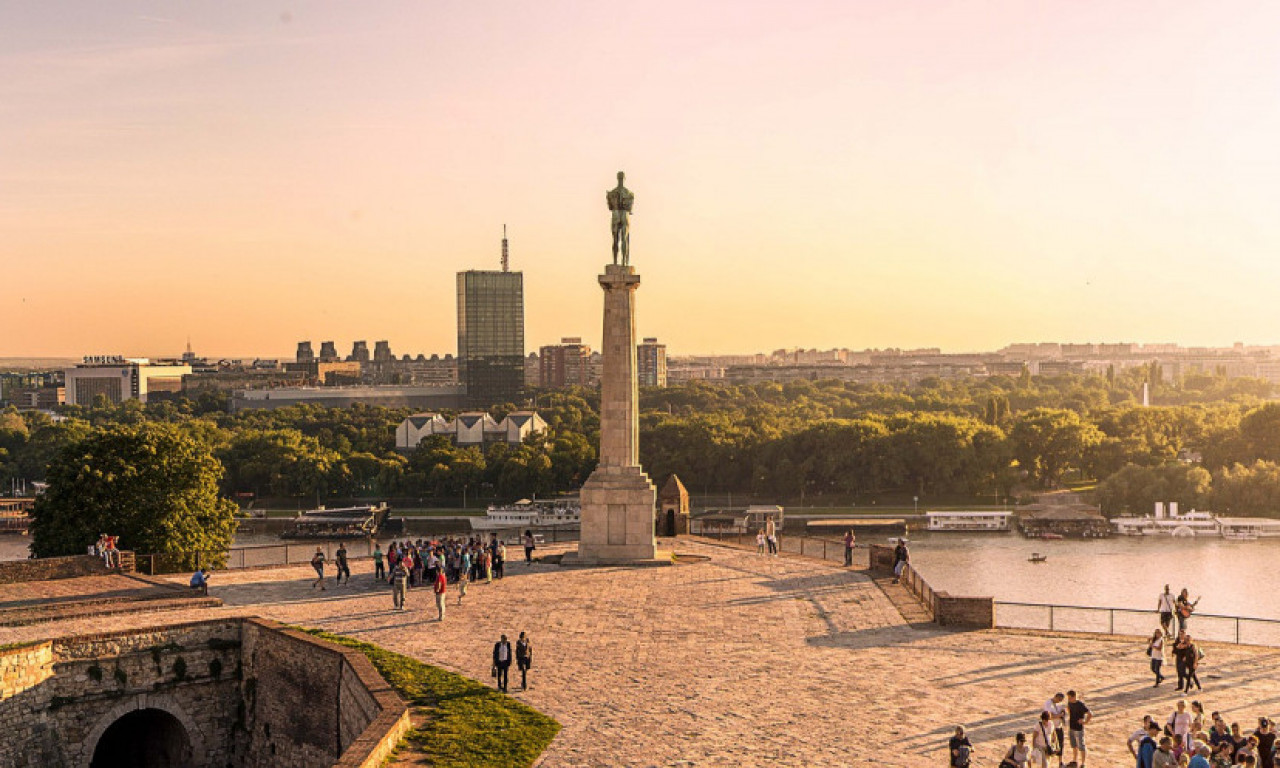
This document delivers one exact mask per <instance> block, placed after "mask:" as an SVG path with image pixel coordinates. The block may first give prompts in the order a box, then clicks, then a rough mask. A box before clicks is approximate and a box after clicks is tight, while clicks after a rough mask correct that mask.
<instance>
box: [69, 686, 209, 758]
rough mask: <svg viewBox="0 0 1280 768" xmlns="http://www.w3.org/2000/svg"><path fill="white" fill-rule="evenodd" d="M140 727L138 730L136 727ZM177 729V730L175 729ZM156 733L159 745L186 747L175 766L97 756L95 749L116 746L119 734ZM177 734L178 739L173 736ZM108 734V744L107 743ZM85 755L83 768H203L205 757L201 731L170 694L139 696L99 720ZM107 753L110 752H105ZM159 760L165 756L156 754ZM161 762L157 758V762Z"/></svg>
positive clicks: (90, 733) (116, 707) (88, 741)
mask: <svg viewBox="0 0 1280 768" xmlns="http://www.w3.org/2000/svg"><path fill="white" fill-rule="evenodd" d="M117 724H121V725H120V730H118V731H115V732H114V733H111V732H112V729H113V728H115V727H116V725H117ZM139 726H140V727H139ZM175 727H176V728H175ZM147 729H155V730H156V732H157V733H159V734H161V735H160V736H159V737H158V739H157V740H158V741H159V742H160V743H161V744H167V745H173V744H178V745H181V744H183V743H185V745H186V750H185V754H181V755H180V757H181V761H180V762H176V763H166V762H158V761H157V762H154V763H151V762H133V763H130V762H121V761H112V760H114V758H113V757H111V756H110V755H108V754H103V755H99V754H98V749H99V747H101V746H102V744H103V742H107V744H108V745H110V744H113V743H119V742H116V741H114V739H116V737H117V736H118V735H119V734H122V733H124V734H127V733H131V732H132V733H135V734H136V733H137V732H138V731H139V730H142V731H146V730H147ZM177 733H180V734H181V739H179V738H178V737H177V736H176V735H175V734H177ZM109 734H110V737H111V739H112V740H111V741H108V736H109ZM83 749H84V751H83V752H82V755H83V757H82V758H81V759H82V760H83V762H82V763H80V765H82V766H86V768H116V767H117V766H120V767H121V768H124V767H125V766H127V768H143V766H145V767H146V768H151V766H152V765H155V766H156V768H199V766H203V765H205V760H206V758H207V755H206V753H205V745H204V737H203V734H202V733H201V732H200V728H199V727H198V726H197V725H196V723H195V721H194V720H192V719H191V716H190V715H188V714H187V712H186V710H185V709H183V707H182V705H181V704H179V703H178V701H177V700H176V699H175V698H174V697H173V696H171V695H169V694H157V693H152V694H145V693H143V694H138V695H136V696H134V697H132V698H130V699H127V700H125V701H122V702H121V703H119V704H117V705H116V706H115V707H113V708H112V709H111V711H109V712H107V713H106V714H105V715H103V716H102V717H100V718H98V720H97V722H96V723H95V724H94V726H93V728H92V729H91V730H90V731H89V736H88V738H86V739H85V741H84V747H83ZM107 751H110V750H107ZM159 754H160V755H161V756H163V755H164V754H165V752H164V751H163V750H161V751H160V752H159ZM159 759H161V758H157V760H159Z"/></svg>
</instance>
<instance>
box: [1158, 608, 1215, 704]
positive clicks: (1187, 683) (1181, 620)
mask: <svg viewBox="0 0 1280 768" xmlns="http://www.w3.org/2000/svg"><path fill="white" fill-rule="evenodd" d="M1199 602H1200V600H1199V599H1198V598H1197V599H1196V600H1192V599H1191V598H1190V596H1189V595H1188V594H1187V590H1186V589H1183V590H1182V592H1180V593H1179V594H1178V596H1177V597H1174V596H1173V593H1172V592H1171V591H1170V590H1169V585H1168V584H1165V585H1164V592H1162V593H1160V597H1159V599H1158V602H1157V606H1156V607H1157V610H1159V611H1160V628H1159V629H1157V630H1155V631H1154V632H1152V633H1151V639H1150V640H1149V641H1148V642H1147V656H1148V658H1150V660H1151V672H1152V674H1154V675H1155V676H1156V682H1155V684H1154V685H1153V686H1152V687H1155V686H1158V685H1160V683H1162V682H1164V679H1165V675H1164V669H1165V662H1166V661H1167V660H1168V657H1169V656H1170V655H1172V656H1173V660H1174V663H1175V665H1176V669H1177V671H1178V690H1179V691H1184V692H1186V693H1190V692H1191V686H1192V685H1194V686H1195V687H1196V690H1197V691H1199V690H1203V686H1201V685H1200V677H1199V675H1197V674H1196V672H1197V670H1198V669H1199V667H1200V662H1201V660H1203V659H1204V651H1203V650H1201V649H1200V647H1199V646H1197V645H1196V644H1195V642H1194V641H1193V640H1192V639H1191V634H1190V633H1188V632H1187V623H1188V622H1189V621H1190V619H1191V614H1192V613H1194V612H1195V609H1196V604H1197V603H1199ZM1175 619H1176V620H1177V634H1176V635H1175V634H1174V629H1173V628H1174V620H1175Z"/></svg>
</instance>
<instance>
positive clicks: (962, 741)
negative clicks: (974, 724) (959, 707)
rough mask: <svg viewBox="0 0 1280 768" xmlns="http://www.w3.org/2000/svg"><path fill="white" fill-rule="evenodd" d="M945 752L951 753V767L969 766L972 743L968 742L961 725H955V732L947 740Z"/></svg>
mask: <svg viewBox="0 0 1280 768" xmlns="http://www.w3.org/2000/svg"><path fill="white" fill-rule="evenodd" d="M947 753H948V754H950V755H951V768H969V765H970V763H969V759H970V757H972V753H973V744H970V743H969V737H968V736H965V735H964V726H963V725H957V726H956V734H955V735H954V736H952V737H951V740H950V741H949V742H947Z"/></svg>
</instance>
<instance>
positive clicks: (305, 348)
mask: <svg viewBox="0 0 1280 768" xmlns="http://www.w3.org/2000/svg"><path fill="white" fill-rule="evenodd" d="M315 359H316V353H315V352H313V351H312V350H311V342H309V341H300V342H298V356H297V362H299V363H310V362H312V361H314V360H315Z"/></svg>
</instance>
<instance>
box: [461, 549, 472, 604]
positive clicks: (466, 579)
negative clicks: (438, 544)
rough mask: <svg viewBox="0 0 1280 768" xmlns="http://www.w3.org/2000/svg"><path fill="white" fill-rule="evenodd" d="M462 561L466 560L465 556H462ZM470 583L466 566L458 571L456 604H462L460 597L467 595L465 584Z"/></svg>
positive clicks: (469, 574) (469, 573)
mask: <svg viewBox="0 0 1280 768" xmlns="http://www.w3.org/2000/svg"><path fill="white" fill-rule="evenodd" d="M462 562H464V563H466V562H467V556H466V555H465V554H464V555H463V556H462ZM470 583H471V572H470V570H469V569H467V568H463V569H462V570H461V571H459V572H458V605H462V598H464V597H466V596H467V585H468V584H470Z"/></svg>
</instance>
